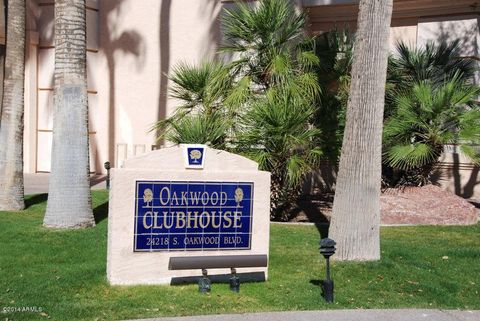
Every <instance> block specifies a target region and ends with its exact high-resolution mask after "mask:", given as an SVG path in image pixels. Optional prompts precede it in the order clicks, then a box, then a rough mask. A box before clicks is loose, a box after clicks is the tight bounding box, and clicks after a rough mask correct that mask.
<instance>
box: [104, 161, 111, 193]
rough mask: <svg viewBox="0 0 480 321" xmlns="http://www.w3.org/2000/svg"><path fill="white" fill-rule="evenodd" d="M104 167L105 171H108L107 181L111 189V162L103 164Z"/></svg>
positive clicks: (108, 187)
mask: <svg viewBox="0 0 480 321" xmlns="http://www.w3.org/2000/svg"><path fill="white" fill-rule="evenodd" d="M103 166H104V167H105V169H106V170H107V180H106V185H107V189H110V168H111V167H110V162H108V161H107V162H105V164H103Z"/></svg>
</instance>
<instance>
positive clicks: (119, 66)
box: [25, 0, 223, 172]
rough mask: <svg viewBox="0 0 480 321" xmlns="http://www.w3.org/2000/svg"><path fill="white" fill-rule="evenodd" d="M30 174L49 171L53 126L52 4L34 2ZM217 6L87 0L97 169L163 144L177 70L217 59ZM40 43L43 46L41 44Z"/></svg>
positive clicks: (202, 1)
mask: <svg viewBox="0 0 480 321" xmlns="http://www.w3.org/2000/svg"><path fill="white" fill-rule="evenodd" d="M28 3H29V11H28V16H29V17H28V18H29V20H30V21H33V22H34V23H33V24H32V25H33V26H32V27H31V28H30V29H29V35H28V36H27V37H28V38H29V39H31V40H30V44H31V46H30V47H29V49H28V51H27V57H28V60H27V66H26V70H27V72H26V88H25V95H26V109H27V113H26V116H25V123H26V130H25V137H27V139H26V142H25V151H26V153H25V155H26V157H25V158H26V166H25V171H26V172H38V171H49V170H50V150H51V137H52V135H51V130H52V125H53V117H52V115H53V100H52V98H53V70H54V43H53V25H54V22H53V17H54V10H53V9H54V6H53V0H38V1H37V0H29V1H28ZM222 5H223V4H222V3H221V2H219V1H216V0H182V1H172V0H162V1H159V0H142V1H141V2H139V1H138V0H137V1H134V0H102V1H98V0H87V50H88V51H87V65H88V70H87V72H88V89H89V97H88V98H89V108H90V123H89V127H90V143H91V154H90V156H91V164H90V167H91V171H93V172H102V171H104V169H103V163H104V162H105V161H107V160H109V161H110V162H111V163H112V165H114V166H115V165H117V164H118V165H119V164H121V163H122V162H123V160H124V159H125V158H130V157H132V156H134V155H139V154H142V153H144V152H147V151H149V150H151V149H152V145H155V144H156V140H155V137H154V136H155V135H154V133H153V132H149V129H150V128H151V126H152V124H154V123H155V122H156V121H157V120H159V119H162V118H165V117H166V116H167V115H169V114H171V113H172V111H173V110H174V108H175V106H176V103H175V102H173V101H172V100H170V99H168V98H167V88H168V79H167V77H166V74H168V73H169V71H170V70H171V68H172V67H173V66H174V65H175V64H177V63H179V62H180V61H185V62H189V63H197V62H199V61H201V60H203V59H207V58H208V57H212V56H213V55H214V53H215V51H216V47H217V45H216V44H217V43H218V39H219V29H220V28H219V23H218V15H219V14H220V11H221V10H220V8H221V7H222ZM37 38H38V42H37V40H36V39H37Z"/></svg>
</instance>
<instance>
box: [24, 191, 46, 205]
mask: <svg viewBox="0 0 480 321" xmlns="http://www.w3.org/2000/svg"><path fill="white" fill-rule="evenodd" d="M47 198H48V194H47V193H43V194H36V195H31V196H29V197H27V198H25V209H28V208H29V207H30V206H33V205H37V204H40V203H44V202H46V201H47Z"/></svg>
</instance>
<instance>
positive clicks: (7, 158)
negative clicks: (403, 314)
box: [0, 0, 25, 210]
mask: <svg viewBox="0 0 480 321" xmlns="http://www.w3.org/2000/svg"><path fill="white" fill-rule="evenodd" d="M8 13H9V14H8V21H7V30H8V34H7V48H6V57H5V80H4V83H3V100H2V114H1V122H0V210H22V209H23V208H24V207H25V204H24V195H23V192H24V189H23V112H24V105H23V91H24V70H25V0H10V1H8Z"/></svg>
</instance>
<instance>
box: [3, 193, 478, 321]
mask: <svg viewBox="0 0 480 321" xmlns="http://www.w3.org/2000/svg"><path fill="white" fill-rule="evenodd" d="M93 199H94V207H95V215H96V218H97V221H98V225H97V227H95V228H92V229H87V230H74V231H52V230H47V229H46V228H44V227H42V219H43V214H44V211H45V206H46V195H37V196H30V197H29V198H28V199H27V205H28V208H27V209H26V210H25V211H23V212H20V213H9V212H0V319H2V320H42V319H44V320H47V319H51V320H120V319H132V318H147V317H158V316H174V315H197V314H213V313H240V312H253V311H280V310H318V309H332V308H334V309H335V308H406V307H408V308H448V309H479V308H480V300H479V297H480V295H479V292H480V264H479V262H480V237H479V234H480V225H475V226H468V227H389V228H383V229H382V260H381V261H379V262H373V263H339V262H334V263H333V266H332V275H333V278H334V281H335V303H334V304H331V305H328V304H326V303H325V302H324V301H323V299H322V297H321V296H320V293H321V290H320V288H319V286H318V284H319V280H321V279H322V278H323V277H324V273H325V266H324V260H323V259H322V258H320V255H319V254H318V242H319V239H320V235H319V232H318V230H317V229H316V228H315V227H314V226H288V225H277V224H273V225H272V226H271V247H270V251H271V252H270V268H269V273H270V275H269V281H267V282H263V283H245V284H242V286H241V293H240V294H233V293H231V292H230V291H229V289H228V285H226V284H214V285H213V290H212V293H211V294H210V295H201V294H199V293H198V292H197V286H196V285H194V284H192V285H179V286H130V287H120V286H113V287H112V286H109V285H108V283H107V281H106V273H105V269H106V267H105V265H106V240H107V219H106V213H107V206H106V202H107V200H108V194H107V192H105V191H95V192H93ZM447 257H448V258H447ZM9 307H41V308H42V312H14V313H2V311H3V310H4V308H9Z"/></svg>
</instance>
